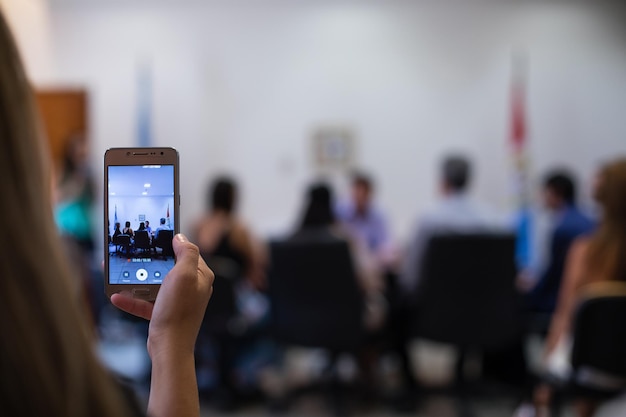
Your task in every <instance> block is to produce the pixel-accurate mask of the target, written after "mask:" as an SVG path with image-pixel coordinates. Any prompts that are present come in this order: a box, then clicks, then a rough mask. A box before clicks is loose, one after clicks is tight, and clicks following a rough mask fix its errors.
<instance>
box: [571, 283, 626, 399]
mask: <svg viewBox="0 0 626 417" xmlns="http://www.w3.org/2000/svg"><path fill="white" fill-rule="evenodd" d="M624 323H626V284H624V283H618V282H607V283H599V284H593V285H591V286H589V287H588V291H587V292H586V296H585V297H584V299H583V301H582V302H581V304H580V305H579V307H578V310H577V313H576V318H575V321H574V327H573V342H574V344H573V348H572V357H571V362H572V369H573V372H572V378H571V384H570V385H571V386H570V390H571V392H572V394H573V395H574V396H575V397H578V398H582V399H588V400H591V401H602V400H607V399H610V398H612V397H615V396H617V395H619V394H622V393H624V392H625V391H626V355H625V354H624V353H625V352H626V327H624Z"/></svg>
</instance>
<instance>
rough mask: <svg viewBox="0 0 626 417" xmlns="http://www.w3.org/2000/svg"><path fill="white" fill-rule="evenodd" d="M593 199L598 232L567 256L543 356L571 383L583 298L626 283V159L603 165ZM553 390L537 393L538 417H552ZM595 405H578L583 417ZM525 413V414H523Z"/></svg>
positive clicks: (540, 389)
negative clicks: (593, 287)
mask: <svg viewBox="0 0 626 417" xmlns="http://www.w3.org/2000/svg"><path fill="white" fill-rule="evenodd" d="M593 194H594V199H595V200H596V201H597V202H598V204H599V205H600V206H601V208H602V217H601V219H600V224H599V226H598V228H597V229H596V230H595V231H594V232H593V233H592V234H590V235H589V236H582V237H579V238H578V239H576V240H575V241H574V243H573V244H572V246H571V249H570V251H569V253H568V255H567V260H566V263H565V274H564V277H563V284H562V285H561V289H560V292H559V296H558V300H557V304H556V310H555V312H554V317H553V319H552V323H551V325H550V331H549V333H548V339H547V342H546V346H545V353H544V369H545V371H546V373H547V374H548V375H549V376H550V378H551V379H554V378H556V379H558V380H561V381H567V379H568V377H569V374H570V371H571V365H570V363H569V353H570V350H571V340H570V332H571V328H572V321H573V319H574V314H575V312H576V307H577V305H578V302H579V299H580V296H581V295H582V293H583V292H584V289H585V286H586V285H587V284H592V283H597V282H603V281H626V262H624V259H626V258H625V256H624V254H626V159H625V158H621V159H618V160H616V161H614V162H611V163H609V164H607V165H606V166H604V167H603V168H602V169H601V170H600V172H599V175H598V177H597V180H596V184H595V187H594V193H593ZM551 394H552V390H551V388H550V386H549V385H547V384H541V385H539V386H538V387H537V388H536V390H535V395H534V402H535V407H536V410H534V411H535V412H536V414H531V415H535V416H538V417H540V416H548V415H549V414H548V405H549V402H550V400H551ZM597 405H598V404H596V403H594V402H589V401H582V402H579V403H577V404H576V408H577V414H578V416H580V417H590V416H592V415H593V414H594V412H595V409H596V408H597ZM520 415H521V414H520Z"/></svg>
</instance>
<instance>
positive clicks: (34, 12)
mask: <svg viewBox="0 0 626 417" xmlns="http://www.w3.org/2000/svg"><path fill="white" fill-rule="evenodd" d="M48 3H49V2H48V1H47V0H0V8H1V9H2V12H3V13H4V15H5V17H6V19H7V20H8V22H9V25H10V26H11V30H12V31H13V36H14V37H15V39H16V41H17V43H18V44H19V46H20V49H21V50H20V52H21V54H22V59H23V60H24V65H25V66H26V71H27V72H28V75H29V76H30V77H31V79H33V80H35V81H36V82H37V83H45V82H49V81H51V77H52V72H53V68H54V52H53V46H52V42H51V41H52V35H51V27H50V18H51V16H50V5H49V4H48Z"/></svg>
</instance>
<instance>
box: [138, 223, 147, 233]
mask: <svg viewBox="0 0 626 417" xmlns="http://www.w3.org/2000/svg"><path fill="white" fill-rule="evenodd" d="M136 231H137V232H142V231H146V224H145V223H144V222H139V228H138V229H137V230H136Z"/></svg>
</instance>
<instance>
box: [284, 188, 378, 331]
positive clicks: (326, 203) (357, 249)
mask: <svg viewBox="0 0 626 417" xmlns="http://www.w3.org/2000/svg"><path fill="white" fill-rule="evenodd" d="M307 199H308V201H307V203H306V206H305V210H304V213H303V216H302V220H301V222H300V225H299V227H298V229H297V230H296V231H295V232H294V234H293V235H292V239H298V240H299V241H302V240H303V239H306V238H307V236H316V237H318V236H320V234H323V235H324V236H325V237H326V238H328V240H329V241H333V240H334V241H336V240H340V241H347V242H348V244H349V247H350V250H351V254H352V261H353V262H354V265H355V269H356V273H357V278H358V281H359V285H360V287H361V289H362V290H363V293H364V294H365V297H366V298H365V299H366V311H365V313H364V320H365V324H366V327H367V328H368V329H369V330H376V329H378V328H380V326H381V325H382V324H383V323H384V320H385V316H386V310H387V307H386V302H385V301H384V298H383V297H382V292H383V291H384V281H383V279H382V276H381V274H380V271H379V269H378V267H377V265H376V263H375V262H373V257H372V255H371V252H370V251H369V249H368V248H367V247H366V246H365V245H363V244H362V242H361V241H360V240H354V239H352V235H351V234H350V232H348V231H347V230H346V229H345V228H344V227H343V226H342V225H341V224H340V223H339V222H338V221H337V219H336V217H335V213H334V210H333V207H334V204H333V194H332V191H331V188H330V187H329V186H328V185H326V184H324V183H319V184H314V185H312V186H311V187H310V188H309V191H308V194H307Z"/></svg>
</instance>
